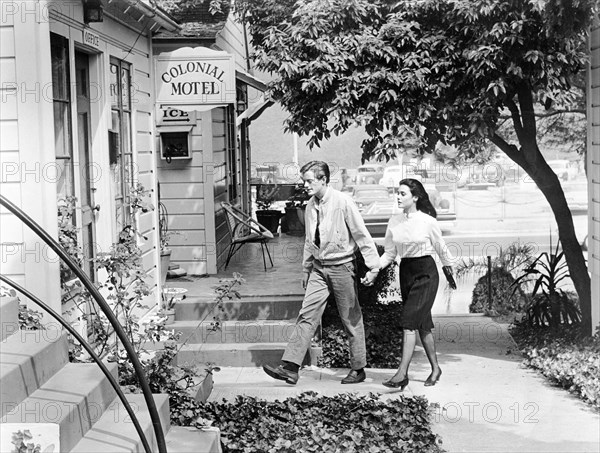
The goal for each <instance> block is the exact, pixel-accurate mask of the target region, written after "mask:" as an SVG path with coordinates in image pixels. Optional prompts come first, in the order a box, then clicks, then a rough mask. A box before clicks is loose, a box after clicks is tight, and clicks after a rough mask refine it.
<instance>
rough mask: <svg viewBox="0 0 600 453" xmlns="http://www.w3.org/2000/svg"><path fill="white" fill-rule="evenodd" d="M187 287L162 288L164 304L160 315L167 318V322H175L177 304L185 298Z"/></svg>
mask: <svg viewBox="0 0 600 453" xmlns="http://www.w3.org/2000/svg"><path fill="white" fill-rule="evenodd" d="M185 293H187V289H185V288H163V290H162V306H161V308H160V313H159V314H160V315H161V316H164V317H166V318H167V320H166V322H165V324H173V322H175V304H176V303H177V302H179V301H181V300H183V299H185Z"/></svg>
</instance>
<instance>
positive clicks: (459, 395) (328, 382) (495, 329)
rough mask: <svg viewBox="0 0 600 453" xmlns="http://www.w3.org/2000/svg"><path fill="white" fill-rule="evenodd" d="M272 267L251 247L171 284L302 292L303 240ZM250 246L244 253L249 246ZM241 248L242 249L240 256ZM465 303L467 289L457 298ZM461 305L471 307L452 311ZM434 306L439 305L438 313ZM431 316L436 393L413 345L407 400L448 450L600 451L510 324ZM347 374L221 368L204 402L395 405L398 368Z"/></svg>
mask: <svg viewBox="0 0 600 453" xmlns="http://www.w3.org/2000/svg"><path fill="white" fill-rule="evenodd" d="M271 246H272V249H271V251H272V253H273V254H274V258H275V267H274V268H270V269H268V271H267V272H264V270H263V266H262V256H260V255H259V254H258V253H257V250H256V249H254V250H253V249H252V248H251V247H249V249H248V250H246V251H244V252H243V253H242V252H240V254H238V255H236V256H235V257H234V259H233V260H232V263H231V264H230V267H229V268H228V269H227V270H226V271H221V272H219V274H218V275H217V276H215V277H208V278H198V277H186V278H184V279H177V280H169V281H168V286H173V287H176V286H177V287H186V288H187V289H188V290H189V291H188V296H192V297H193V296H200V297H212V295H213V290H212V287H213V286H214V285H215V284H216V283H217V282H218V279H219V278H230V277H231V275H232V273H233V272H240V273H241V274H242V275H243V276H244V278H245V279H246V283H245V284H244V285H243V286H242V287H240V288H239V290H240V293H241V294H242V295H253V296H256V295H265V294H270V295H277V294H279V295H284V294H285V295H289V294H302V289H301V286H300V280H299V279H300V268H301V266H300V259H301V253H300V252H301V247H302V238H294V237H290V236H286V235H284V236H283V237H278V238H276V240H275V241H272V242H271ZM246 247H248V246H246ZM242 250H243V249H242ZM457 295H460V297H461V298H464V297H470V292H469V291H464V292H462V293H460V294H457ZM452 306H453V307H466V306H468V300H467V301H463V303H456V304H454V303H453V304H452ZM434 308H435V307H434ZM447 312H448V310H446V308H445V307H440V309H439V310H438V311H435V310H434V314H435V313H437V316H435V315H434V321H435V325H436V330H435V335H436V340H437V347H438V352H439V360H440V365H441V367H442V370H443V375H442V378H441V380H440V382H439V383H438V385H436V386H434V387H424V386H423V382H424V380H425V379H426V377H427V376H428V374H429V366H428V364H427V359H426V357H425V354H424V352H423V350H422V348H421V347H419V346H418V347H417V351H416V353H415V357H414V360H413V363H412V365H411V369H410V372H409V377H410V379H411V381H410V384H409V386H408V387H407V388H406V389H405V390H404V394H405V395H409V396H410V395H423V396H425V397H426V398H427V399H428V400H429V401H430V402H431V403H437V404H438V405H439V407H438V408H436V409H435V410H434V423H433V429H434V431H435V432H436V433H438V434H439V435H440V436H441V438H442V440H443V448H444V449H446V450H447V451H448V452H451V453H453V452H473V453H481V452H498V453H500V452H515V453H516V452H519V453H522V452H544V453H546V452H557V453H558V452H560V453H571V452H593V453H598V452H600V416H599V414H598V413H596V412H594V410H593V409H591V408H590V406H588V405H586V404H585V403H583V402H581V401H580V400H578V399H577V398H576V397H574V396H572V395H570V394H569V393H568V392H567V391H566V390H563V389H561V388H557V387H553V386H552V385H550V384H549V383H548V381H547V380H546V379H545V378H544V377H543V376H541V375H540V374H539V373H538V372H536V371H534V370H530V369H527V368H525V367H523V366H522V365H521V362H522V358H521V356H520V354H519V352H518V351H516V350H515V344H514V342H513V340H512V338H511V337H510V335H509V334H508V332H507V326H506V325H503V324H498V323H496V322H495V321H493V320H491V319H489V318H486V317H483V316H476V315H463V314H460V313H459V314H456V311H454V314H452V313H451V314H447V315H442V313H447ZM347 372H348V370H346V369H343V370H336V369H319V368H311V369H304V370H303V371H302V374H301V378H300V380H299V382H298V384H297V385H295V386H291V385H288V384H285V383H284V382H282V381H276V380H273V379H271V378H270V377H268V376H267V375H265V374H264V373H263V371H262V369H261V368H227V367H224V368H222V369H221V371H220V372H217V373H215V374H214V389H213V392H212V394H211V396H210V398H209V400H213V401H219V400H221V399H222V398H226V399H232V398H234V397H235V396H236V395H242V394H245V395H252V396H257V397H261V398H265V399H271V400H272V399H280V400H281V399H285V398H287V397H289V396H293V395H297V394H299V393H301V392H303V391H308V390H313V391H317V392H321V393H322V394H324V395H330V394H336V393H339V392H358V393H365V394H366V393H369V392H376V393H380V394H381V397H382V398H396V397H398V395H399V394H400V392H398V391H397V390H390V389H387V388H386V387H384V386H382V385H381V382H382V381H384V380H386V379H389V378H390V377H391V376H392V375H393V373H394V372H395V370H386V369H368V370H367V381H366V382H364V383H361V384H357V385H352V386H342V385H341V384H340V383H339V381H340V380H341V379H342V378H343V377H344V376H345V375H346V374H347Z"/></svg>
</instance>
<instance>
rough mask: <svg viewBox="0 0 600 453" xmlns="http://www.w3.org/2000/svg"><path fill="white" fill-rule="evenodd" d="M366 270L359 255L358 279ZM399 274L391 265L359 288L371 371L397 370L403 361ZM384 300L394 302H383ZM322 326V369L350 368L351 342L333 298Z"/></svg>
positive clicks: (396, 267) (378, 249)
mask: <svg viewBox="0 0 600 453" xmlns="http://www.w3.org/2000/svg"><path fill="white" fill-rule="evenodd" d="M377 251H378V252H379V255H382V254H383V251H384V248H383V247H382V246H380V245H378V246H377ZM367 270H368V269H367V266H365V261H364V259H363V257H362V255H361V254H360V252H358V253H357V258H356V276H357V278H361V277H362V276H364V275H365V273H366V272H367ZM397 272H398V265H397V264H396V263H392V264H391V265H390V266H388V267H387V268H385V269H383V270H382V271H381V272H380V273H379V275H378V276H377V279H376V280H375V284H374V285H373V286H364V285H361V284H359V285H358V300H359V303H360V306H361V309H362V312H363V321H364V325H365V336H366V346H367V363H368V365H369V367H372V368H395V367H396V366H398V363H399V361H400V356H401V351H402V328H401V327H400V319H401V318H400V317H401V313H402V301H401V298H400V293H399V291H398V290H397V289H396V288H394V287H393V286H392V285H393V284H394V283H395V281H396V273H397ZM384 299H388V300H391V301H390V302H388V303H383V302H382V301H383V300H384ZM322 326H323V329H322V334H323V335H322V346H323V355H322V356H321V357H320V358H319V363H318V364H319V366H322V367H328V368H347V367H348V366H349V362H348V360H349V357H350V353H349V347H348V340H347V336H346V333H345V332H344V328H343V326H342V322H341V320H340V317H339V315H338V312H337V306H336V304H335V300H334V299H333V297H331V298H330V300H329V301H328V303H327V307H326V308H325V312H324V313H323V319H322Z"/></svg>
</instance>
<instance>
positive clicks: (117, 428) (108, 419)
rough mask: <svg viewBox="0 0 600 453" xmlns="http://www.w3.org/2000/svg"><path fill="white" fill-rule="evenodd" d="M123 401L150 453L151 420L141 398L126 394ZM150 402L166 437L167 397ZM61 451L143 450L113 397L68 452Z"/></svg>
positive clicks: (152, 439) (152, 444) (157, 396)
mask: <svg viewBox="0 0 600 453" xmlns="http://www.w3.org/2000/svg"><path fill="white" fill-rule="evenodd" d="M126 398H127V401H128V402H129V404H131V407H132V409H133V410H134V412H135V415H136V416H137V418H138V420H139V422H140V426H141V427H142V430H143V431H144V434H146V438H147V439H148V443H149V444H150V447H151V448H152V451H158V450H157V447H156V436H155V435H154V428H153V426H152V420H151V419H150V413H149V412H148V406H147V405H146V401H145V400H144V396H143V395H142V394H139V393H137V394H128V395H126ZM154 401H155V402H156V407H157V409H158V413H159V417H160V421H161V424H162V429H163V433H165V434H166V433H167V432H168V430H169V426H170V421H169V395H166V394H155V395H154ZM61 446H62V443H61ZM64 451H70V452H71V453H90V452H111V453H113V452H114V453H117V452H119V453H120V452H143V451H144V447H143V444H142V441H141V439H140V436H139V435H138V432H137V431H136V429H135V426H134V424H133V423H132V421H131V418H130V417H129V414H128V413H127V410H126V409H125V406H124V405H123V403H122V402H121V400H120V399H119V398H115V399H114V400H113V401H112V402H111V403H110V405H109V406H108V408H107V410H106V411H105V412H104V413H103V414H102V416H101V417H99V418H98V420H97V421H96V423H94V426H92V427H91V429H90V430H89V431H88V432H87V433H86V434H85V436H83V438H81V439H80V440H79V442H77V444H76V445H75V446H73V448H72V449H71V450H64ZM169 453H172V451H171V450H169Z"/></svg>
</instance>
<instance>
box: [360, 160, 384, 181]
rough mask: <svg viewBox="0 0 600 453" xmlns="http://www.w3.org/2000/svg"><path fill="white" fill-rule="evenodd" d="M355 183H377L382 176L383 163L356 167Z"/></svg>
mask: <svg viewBox="0 0 600 453" xmlns="http://www.w3.org/2000/svg"><path fill="white" fill-rule="evenodd" d="M356 170H357V176H356V184H379V181H381V178H382V177H383V170H384V167H383V165H380V164H365V165H360V166H359V167H358V168H357V169H356Z"/></svg>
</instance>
